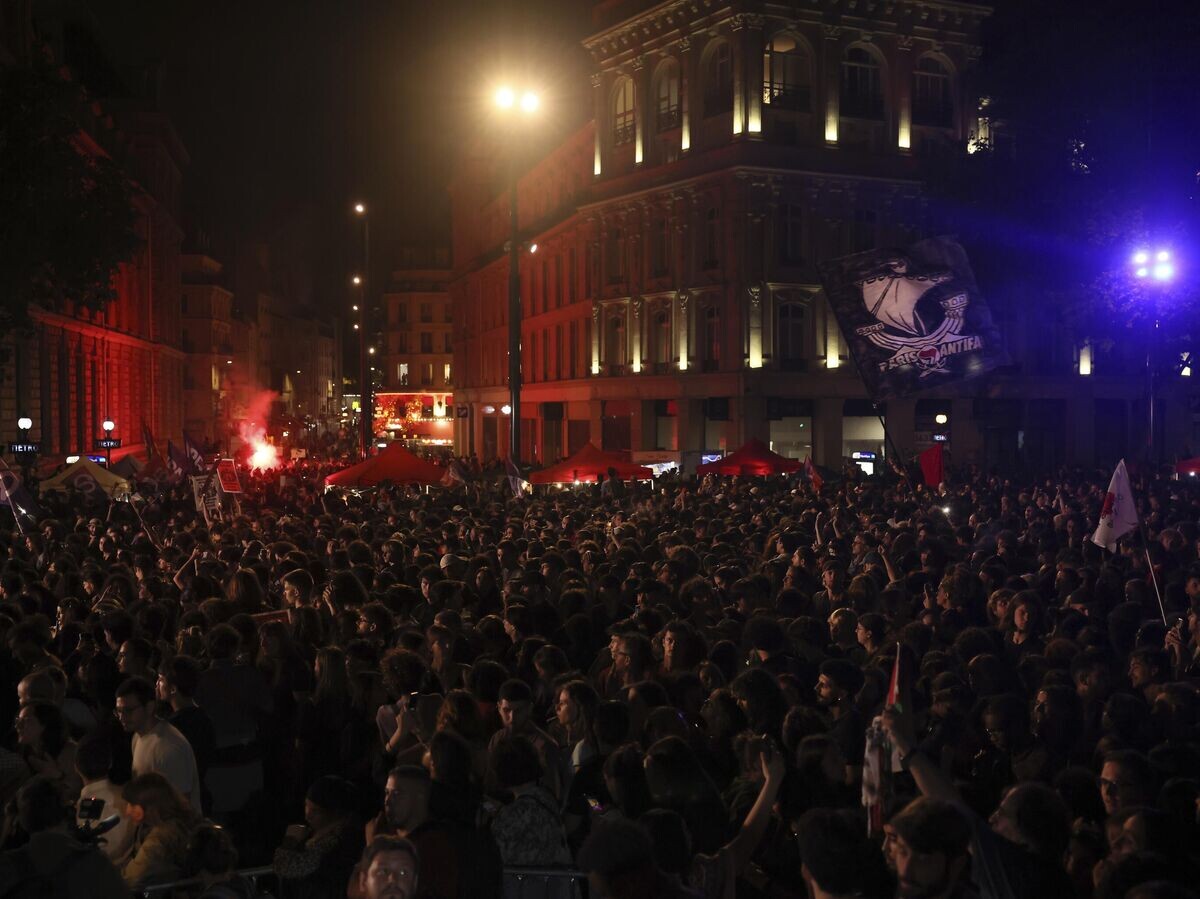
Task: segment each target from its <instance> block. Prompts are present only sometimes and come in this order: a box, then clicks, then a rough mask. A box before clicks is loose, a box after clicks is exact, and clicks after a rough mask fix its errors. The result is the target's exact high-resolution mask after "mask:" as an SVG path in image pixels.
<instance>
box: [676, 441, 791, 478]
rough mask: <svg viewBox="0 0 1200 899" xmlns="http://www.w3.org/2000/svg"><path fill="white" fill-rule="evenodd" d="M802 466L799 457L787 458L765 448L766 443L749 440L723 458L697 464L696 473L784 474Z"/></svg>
mask: <svg viewBox="0 0 1200 899" xmlns="http://www.w3.org/2000/svg"><path fill="white" fill-rule="evenodd" d="M803 467H804V463H803V462H801V461H800V460H799V459H788V458H786V457H784V456H781V455H779V453H776V452H772V451H771V450H769V449H767V446H766V444H764V443H763V442H762V441H761V440H750V441H747V443H746V445H745V446H743V447H742V448H741V449H739V450H737V452H733V453H730V454H729V455H728V456H726V457H725V458H724V459H718V460H717V461H715V462H705V463H704V464H703V465H697V466H696V474H698V475H706V474H719V475H768V474H786V473H787V472H790V471H799V470H800V469H801V468H803Z"/></svg>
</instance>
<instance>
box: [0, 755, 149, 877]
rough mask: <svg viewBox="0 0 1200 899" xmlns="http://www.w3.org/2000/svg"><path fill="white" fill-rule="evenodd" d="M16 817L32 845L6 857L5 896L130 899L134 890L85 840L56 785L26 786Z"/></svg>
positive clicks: (1, 868)
mask: <svg viewBox="0 0 1200 899" xmlns="http://www.w3.org/2000/svg"><path fill="white" fill-rule="evenodd" d="M16 813H17V814H16V818H17V824H18V826H19V827H20V828H21V829H22V830H23V831H24V832H25V833H27V834H28V835H29V842H28V843H27V844H26V845H24V846H22V847H21V848H20V849H13V850H11V851H9V852H6V853H4V854H3V855H2V856H0V897H5V899H9V897H11V899H19V897H25V896H30V897H33V896H37V897H39V899H71V897H75V896H89V897H95V899H127V897H128V896H129V888H128V887H127V886H126V885H125V882H124V881H123V880H122V879H121V875H120V874H119V873H117V869H116V868H115V867H113V864H112V862H110V861H109V860H108V858H107V857H106V856H105V855H104V853H103V852H101V851H100V849H99V848H98V847H97V846H95V845H93V844H90V843H87V842H84V841H83V840H81V839H80V838H79V835H78V834H77V832H76V831H75V829H74V827H73V823H74V814H73V811H72V809H71V808H70V807H69V806H67V805H66V804H65V803H64V802H63V800H62V797H61V795H60V793H59V791H58V788H57V787H56V786H55V784H54V782H53V781H51V780H49V779H48V778H45V777H35V778H33V779H32V780H31V781H29V782H28V783H27V784H25V786H23V787H21V789H20V790H18V791H17V796H16Z"/></svg>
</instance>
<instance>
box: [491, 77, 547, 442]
mask: <svg viewBox="0 0 1200 899" xmlns="http://www.w3.org/2000/svg"><path fill="white" fill-rule="evenodd" d="M495 102H496V108H497V109H498V110H500V112H501V114H502V115H503V116H504V119H505V121H506V122H507V123H508V125H509V128H510V134H509V138H510V140H509V147H508V154H509V158H508V224H509V238H508V393H509V401H508V403H507V405H508V406H509V407H511V408H510V409H509V413H510V416H511V417H510V419H509V425H508V457H509V460H510V461H511V462H512V463H513V465H517V466H520V464H521V260H520V247H521V240H520V231H521V229H520V222H519V219H518V218H517V151H516V147H517V143H516V137H517V136H518V134H519V133H520V129H519V125H520V123H521V122H522V121H523V120H525V119H527V118H528V117H529V116H531V115H533V113H535V112H537V109H538V106H539V105H540V99H539V97H538V95H537V94H536V93H535V92H534V91H531V90H525V91H522V92H521V93H520V96H519V97H518V94H517V92H516V91H515V90H514V89H513V88H511V87H507V86H505V87H501V88H500V89H499V90H497V91H496V96H495Z"/></svg>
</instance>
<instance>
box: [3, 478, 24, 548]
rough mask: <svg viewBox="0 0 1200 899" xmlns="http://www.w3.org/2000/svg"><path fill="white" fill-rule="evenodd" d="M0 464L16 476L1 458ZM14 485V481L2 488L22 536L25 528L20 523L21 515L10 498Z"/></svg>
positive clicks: (18, 531)
mask: <svg viewBox="0 0 1200 899" xmlns="http://www.w3.org/2000/svg"><path fill="white" fill-rule="evenodd" d="M0 465H3V466H4V470H5V471H7V472H8V473H9V474H11V475H12V476H13V477H14V478H16V477H17V473H16V472H15V471H13V470H12V469H11V468H9V467H8V463H7V462H5V461H4V460H3V459H0ZM15 487H16V484H15V483H14V484H13V486H12V487H5V488H4V498H5V499H7V500H8V508H9V509H10V510H11V511H12V515H13V521H15V522H16V523H17V533H18V534H20V535H21V536H22V537H24V536H25V528H24V526H23V525H22V524H21V516H20V515H19V514H18V513H17V507H16V505H15V504H14V503H13V498H12V492H13V489H14V488H15Z"/></svg>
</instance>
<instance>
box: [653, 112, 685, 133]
mask: <svg viewBox="0 0 1200 899" xmlns="http://www.w3.org/2000/svg"><path fill="white" fill-rule="evenodd" d="M681 119H682V116H681V113H680V110H679V107H678V106H667V107H664V108H661V109H659V111H658V121H657V124H658V130H659V131H670V130H671V129H673V128H678V127H679V123H680V121H681Z"/></svg>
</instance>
